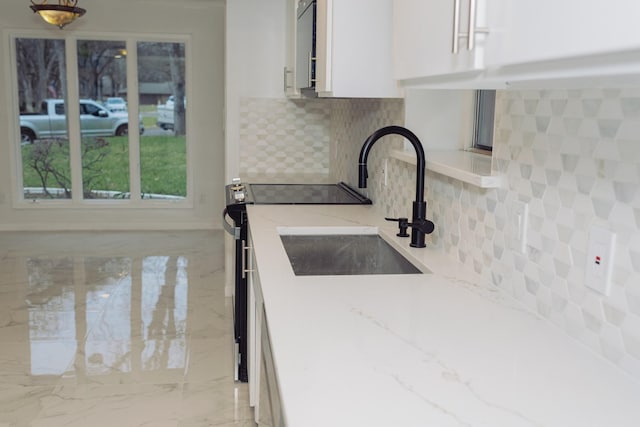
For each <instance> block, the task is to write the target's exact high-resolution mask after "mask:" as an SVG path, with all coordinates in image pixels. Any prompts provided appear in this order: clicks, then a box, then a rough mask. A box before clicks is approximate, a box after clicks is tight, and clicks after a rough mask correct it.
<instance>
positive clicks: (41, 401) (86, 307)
mask: <svg viewBox="0 0 640 427" xmlns="http://www.w3.org/2000/svg"><path fill="white" fill-rule="evenodd" d="M0 247H1V248H2V253H1V254H0V255H1V256H0V344H1V345H0V426H5V425H9V426H13V425H38V426H55V425H76V424H74V422H73V419H75V417H77V414H75V413H76V412H77V411H81V412H83V417H84V418H83V421H82V422H83V423H84V424H78V425H102V424H100V423H101V422H102V421H101V419H102V418H103V417H104V414H105V411H106V412H108V413H109V416H110V417H111V418H113V417H115V418H113V419H110V423H111V424H109V425H114V424H117V423H118V422H119V421H120V422H121V423H124V425H131V424H127V422H130V420H131V419H133V418H131V417H133V415H132V414H133V413H135V414H136V415H135V419H136V420H137V419H140V420H144V422H145V423H148V425H175V426H190V425H194V426H196V425H214V424H215V425H218V424H220V425H253V424H252V422H251V421H250V418H251V415H252V414H251V410H250V408H249V407H248V404H247V399H248V396H247V390H246V385H244V384H236V383H234V382H233V361H232V351H231V347H232V341H233V339H232V320H231V301H230V299H229V298H228V297H225V295H224V277H225V275H224V271H223V266H224V260H223V257H224V247H223V236H222V233H221V232H210V233H202V232H182V233H151V232H149V233H98V234H96V233H0ZM87 248H90V249H87ZM141 390H144V392H141ZM196 390H197V393H194V391H196ZM145 393H146V394H145ZM238 395H240V396H241V399H240V400H238V398H237V397H238ZM123 396H129V398H128V399H127V400H128V401H130V402H129V403H130V404H131V405H134V408H135V405H136V401H137V400H138V399H140V403H139V405H140V413H138V412H136V410H135V409H131V408H128V409H127V411H126V413H125V412H122V414H121V415H122V418H121V419H118V417H117V414H118V411H117V410H115V412H114V411H111V410H107V409H106V408H113V399H115V400H116V401H120V400H122V399H123ZM207 396H208V397H207ZM243 398H244V400H243ZM161 401H162V402H164V403H162V405H161V406H162V408H157V409H154V410H153V411H149V409H150V406H149V405H151V406H152V407H155V406H154V405H156V404H159V402H161ZM80 402H86V405H85V404H82V403H80ZM85 406H86V407H85ZM116 406H117V405H116ZM27 408H29V409H28V410H27ZM220 408H226V409H224V410H223V411H221V410H220ZM132 411H133V412H132ZM167 411H168V412H167ZM112 412H113V413H112ZM165 412H166V415H167V416H168V418H166V417H165V418H163V422H162V424H154V422H155V421H154V420H156V417H158V416H160V414H165ZM145 414H146V415H145ZM66 417H69V418H66ZM35 420H37V421H38V422H35ZM141 422H142V421H141ZM136 425H137V424H136Z"/></svg>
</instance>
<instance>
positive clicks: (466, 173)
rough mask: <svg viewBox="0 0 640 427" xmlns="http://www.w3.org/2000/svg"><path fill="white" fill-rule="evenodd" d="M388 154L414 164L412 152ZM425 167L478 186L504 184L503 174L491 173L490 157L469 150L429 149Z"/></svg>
mask: <svg viewBox="0 0 640 427" xmlns="http://www.w3.org/2000/svg"><path fill="white" fill-rule="evenodd" d="M390 156H391V157H393V158H395V159H398V160H401V161H403V162H407V163H410V164H412V165H415V164H416V158H415V155H414V154H413V153H412V152H404V151H401V150H392V151H391V153H390ZM426 157H427V161H426V168H427V170H430V171H432V172H435V173H439V174H441V175H444V176H448V177H451V178H454V179H457V180H459V181H462V182H466V183H468V184H471V185H475V186H476V187H480V188H500V187H502V186H504V184H505V177H504V176H503V175H492V173H491V157H490V156H487V155H485V154H478V153H472V152H469V151H431V152H427V153H426Z"/></svg>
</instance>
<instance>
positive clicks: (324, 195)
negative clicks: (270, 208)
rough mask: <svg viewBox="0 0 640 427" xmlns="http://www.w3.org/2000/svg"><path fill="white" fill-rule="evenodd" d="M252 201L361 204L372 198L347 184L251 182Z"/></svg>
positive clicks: (368, 202) (290, 203) (301, 203)
mask: <svg viewBox="0 0 640 427" xmlns="http://www.w3.org/2000/svg"><path fill="white" fill-rule="evenodd" d="M249 191H250V197H251V199H252V200H251V202H253V203H255V204H261V205H263V204H274V205H280V204H287V205H318V204H322V205H360V204H371V200H369V199H368V198H366V197H364V196H363V195H362V194H360V193H358V192H357V191H355V190H354V189H352V188H351V187H349V186H348V185H347V184H345V183H343V182H340V183H338V184H249Z"/></svg>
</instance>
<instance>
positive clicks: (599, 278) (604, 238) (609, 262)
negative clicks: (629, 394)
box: [585, 225, 616, 296]
mask: <svg viewBox="0 0 640 427" xmlns="http://www.w3.org/2000/svg"><path fill="white" fill-rule="evenodd" d="M615 244H616V235H615V233H613V232H612V231H611V230H608V229H606V228H603V227H600V226H597V225H592V226H591V230H590V231H589V246H588V248H587V267H586V269H585V284H586V285H587V287H589V288H591V289H593V290H595V291H598V292H600V293H601V294H603V295H606V296H608V295H609V292H610V291H611V273H612V272H613V256H614V252H615V251H614V248H615Z"/></svg>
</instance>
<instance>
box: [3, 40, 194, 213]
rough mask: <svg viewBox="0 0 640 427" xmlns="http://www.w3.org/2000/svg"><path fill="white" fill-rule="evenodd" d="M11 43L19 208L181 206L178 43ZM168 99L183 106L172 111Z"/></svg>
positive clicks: (183, 123)
mask: <svg viewBox="0 0 640 427" xmlns="http://www.w3.org/2000/svg"><path fill="white" fill-rule="evenodd" d="M13 42H14V46H15V52H14V54H15V56H14V59H15V62H14V63H15V69H14V70H15V81H16V83H17V99H18V102H19V122H20V140H21V144H20V150H19V152H18V157H19V163H20V168H19V170H21V171H22V173H21V177H20V178H21V180H22V182H21V184H22V188H23V199H24V200H32V201H45V200H57V201H61V202H64V203H74V204H82V202H83V201H88V200H93V199H99V200H111V201H114V200H118V203H119V204H122V201H123V200H126V201H127V204H129V205H132V206H136V204H137V206H140V204H145V203H146V202H144V200H147V199H161V200H171V201H180V200H184V199H186V198H187V193H188V191H187V182H188V179H187V175H188V168H187V149H186V147H187V120H186V117H187V116H186V98H187V97H186V87H187V84H186V78H185V76H186V62H187V57H186V43H185V41H184V40H183V41H139V40H134V39H126V40H87V39H78V40H76V39H74V38H73V37H72V36H70V38H67V39H49V38H34V37H14V38H13ZM70 51H71V52H70ZM128 52H135V53H136V54H135V55H133V58H131V55H128ZM69 61H72V62H69ZM132 77H135V79H134V81H133V82H132V81H130V79H131V78H132ZM67 82H74V84H73V85H71V84H68V83H67ZM169 97H172V98H173V99H182V100H184V102H182V103H179V102H175V103H172V105H170V106H169V105H168V104H169V103H167V100H168V99H169ZM113 99H117V100H121V102H120V104H119V105H118V106H117V108H115V107H112V106H110V105H109V104H107V100H113ZM129 104H130V105H131V106H132V107H134V108H135V109H131V110H130V109H129V108H128V107H129ZM161 107H162V112H163V113H168V116H167V117H168V119H167V120H165V122H166V123H165V124H164V125H163V127H160V126H159V125H158V123H159V121H160V120H159V118H158V115H159V114H160V113H161V111H160V110H161ZM132 112H133V113H132ZM133 129H135V130H136V131H135V132H131V131H130V130H133ZM137 206H136V207H137Z"/></svg>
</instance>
